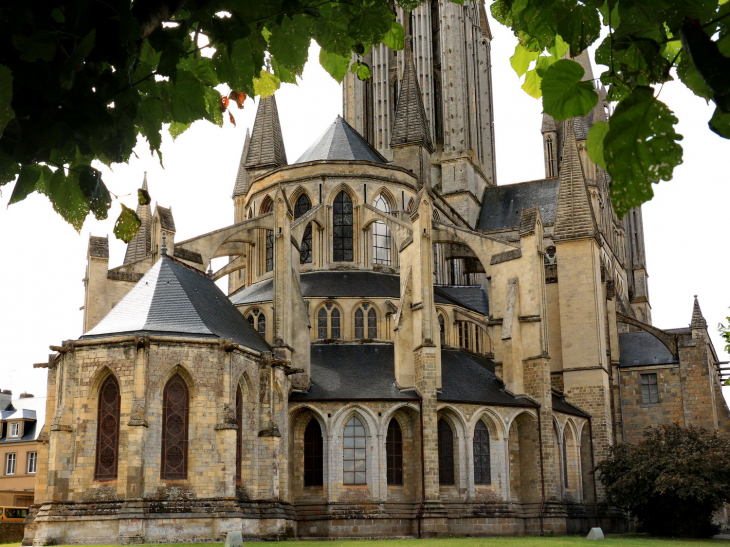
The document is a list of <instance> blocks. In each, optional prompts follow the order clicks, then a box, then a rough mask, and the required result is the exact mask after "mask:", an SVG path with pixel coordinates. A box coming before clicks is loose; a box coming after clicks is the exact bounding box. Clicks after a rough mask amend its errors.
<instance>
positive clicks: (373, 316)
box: [368, 308, 378, 340]
mask: <svg viewBox="0 0 730 547" xmlns="http://www.w3.org/2000/svg"><path fill="white" fill-rule="evenodd" d="M377 337H378V312H376V311H375V308H370V311H369V312H368V338H370V339H371V340H372V339H373V338H377Z"/></svg>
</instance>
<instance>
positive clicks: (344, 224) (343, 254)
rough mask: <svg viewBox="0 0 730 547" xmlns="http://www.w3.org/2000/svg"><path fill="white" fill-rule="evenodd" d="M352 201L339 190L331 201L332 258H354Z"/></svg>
mask: <svg viewBox="0 0 730 547" xmlns="http://www.w3.org/2000/svg"><path fill="white" fill-rule="evenodd" d="M353 213H354V202H353V199H352V197H351V196H350V194H349V193H348V192H346V191H345V190H341V191H340V192H339V193H338V194H337V195H336V196H335V199H334V201H333V203H332V260H333V261H334V262H353V261H354V259H355V233H354V214H353Z"/></svg>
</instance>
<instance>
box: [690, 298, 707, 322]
mask: <svg viewBox="0 0 730 547" xmlns="http://www.w3.org/2000/svg"><path fill="white" fill-rule="evenodd" d="M689 326H690V328H692V329H706V328H707V321H705V317H704V316H703V315H702V310H701V309H700V303H699V301H698V300H697V295H695V303H694V306H693V308H692V322H691V323H690V325H689Z"/></svg>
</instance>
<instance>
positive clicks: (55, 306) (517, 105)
mask: <svg viewBox="0 0 730 547" xmlns="http://www.w3.org/2000/svg"><path fill="white" fill-rule="evenodd" d="M490 25H491V29H492V33H493V35H494V39H493V41H492V78H493V92H494V108H495V134H496V158H497V183H498V184H510V183H515V182H521V181H528V180H535V179H539V178H542V177H543V176H544V167H543V155H542V136H541V134H540V123H541V111H542V106H541V103H540V101H537V100H535V99H532V98H531V97H529V96H528V95H527V94H526V93H524V92H523V91H522V90H521V89H520V82H519V80H518V78H517V75H516V74H515V73H514V71H513V70H512V68H511V67H510V64H509V58H510V57H511V56H512V54H513V52H514V47H515V45H516V39H515V37H514V36H513V35H512V33H511V32H510V31H509V30H508V29H507V28H505V27H502V26H501V25H499V24H498V23H497V22H495V21H494V20H490ZM318 53H319V52H318V49H317V47H316V45H315V46H312V48H311V49H310V59H312V61H311V62H309V63H308V64H307V66H306V67H305V69H304V73H303V75H302V78H301V80H300V82H299V84H298V85H292V84H283V85H282V87H281V89H280V90H279V91H277V93H276V100H277V105H278V109H279V116H280V119H281V126H282V132H283V135H284V143H285V146H286V151H287V156H288V159H289V162H290V163H292V162H294V161H296V159H297V158H298V157H299V156H300V155H301V154H302V153H303V152H304V151H305V150H306V149H307V148H308V147H309V145H310V144H311V143H312V142H313V141H314V140H315V139H316V138H317V137H318V136H319V135H320V134H321V133H322V132H323V131H324V130H325V129H326V127H327V126H328V125H329V124H330V123H332V121H333V120H334V119H335V117H336V116H337V115H338V114H341V113H342V90H341V88H340V86H339V84H337V82H335V81H334V80H333V79H332V78H330V77H329V75H327V74H326V73H325V72H324V70H323V69H322V68H321V67H320V66H319V64H318V62H317V59H318ZM600 72H601V71H600V70H598V71H596V74H600ZM660 98H661V99H662V100H663V101H664V102H666V103H667V104H668V105H669V107H670V108H671V109H672V110H673V111H674V112H675V114H676V115H677V117H678V118H679V120H680V123H679V126H678V131H679V133H681V134H682V135H684V140H683V141H682V146H683V147H684V163H683V164H682V165H680V166H679V167H678V168H677V169H676V170H675V176H674V179H673V180H672V181H669V182H662V183H660V184H659V185H655V186H654V191H655V197H654V199H653V200H652V201H651V202H649V203H648V204H646V205H645V206H644V207H643V211H644V236H645V242H646V255H647V271H648V274H649V296H650V302H651V306H652V319H653V324H654V325H655V326H657V327H660V328H678V327H686V326H687V325H688V324H689V322H690V319H691V315H692V304H693V295H695V294H697V295H699V301H700V305H701V308H702V311H703V313H704V316H705V318H706V319H707V322H708V325H709V332H710V335H711V337H712V340H713V343H714V345H715V348H716V350H717V352H718V355H719V358H720V360H721V361H727V360H730V356H728V355H727V354H726V353H724V352H723V351H722V348H723V344H722V341H721V338H720V336H719V335H718V333H717V324H718V322H721V321H724V322H726V321H725V318H726V317H727V316H728V315H730V310H728V306H730V283H729V280H730V253H728V252H727V247H726V245H727V235H726V219H727V218H728V207H729V205H730V184H729V183H730V180H728V179H730V174H729V173H730V170H729V169H728V156H727V155H730V141H727V140H723V139H721V138H720V137H718V136H716V135H715V134H714V133H712V132H711V131H710V130H709V129H708V127H707V120H709V119H710V117H711V116H712V111H713V108H712V107H711V106H708V105H707V104H706V103H705V101H704V100H703V99H700V98H698V97H696V96H694V95H693V94H692V93H691V92H689V91H688V90H687V89H686V88H685V87H684V86H683V85H682V84H680V83H678V82H677V83H674V82H671V83H668V84H666V85H665V86H664V88H663V89H662V90H661V95H660ZM255 113H256V107H255V104H254V102H253V101H252V100H251V99H248V100H247V101H246V103H245V107H244V109H243V110H236V109H234V110H233V115H234V116H235V119H236V125H235V127H234V126H233V125H232V124H231V123H230V122H228V121H226V123H225V125H224V127H223V128H219V127H217V126H214V125H212V124H210V123H208V122H203V121H201V122H196V123H195V124H194V125H193V126H192V127H191V128H190V129H189V130H188V131H187V132H185V133H184V134H183V135H181V136H180V137H178V138H177V140H175V141H174V142H173V140H172V139H171V138H170V137H169V135H167V134H165V136H164V138H163V146H162V153H163V162H164V169H163V167H162V166H161V165H160V163H159V161H158V159H157V157H156V156H154V157H153V156H152V155H151V154H150V151H149V148H148V147H147V143H146V141H145V140H144V139H142V138H140V139H139V140H138V143H137V148H136V154H137V156H138V157H133V158H132V160H130V162H129V164H128V165H127V164H122V165H118V166H115V167H114V169H113V171H110V170H108V169H106V168H104V170H103V179H104V181H105V183H106V184H107V187H108V188H109V190H110V191H112V192H113V193H115V194H117V195H118V196H120V197H119V202H121V203H124V204H126V205H127V206H129V207H132V208H134V207H136V189H137V188H138V187H139V186H140V185H141V183H142V179H143V176H144V172H145V171H146V172H147V180H148V184H149V191H150V194H151V196H152V201H153V203H154V202H157V203H159V204H160V205H163V206H168V207H172V211H173V215H174V218H175V224H176V228H177V234H176V236H175V239H176V241H182V240H184V239H187V238H189V237H193V236H195V235H199V234H202V233H205V232H208V231H211V230H214V229H217V228H221V227H223V226H226V225H228V224H231V223H232V222H233V202H232V200H231V193H232V190H233V185H234V180H235V177H236V172H237V169H238V163H239V160H240V157H241V151H242V148H243V141H244V137H245V134H246V128H249V129H250V128H251V127H252V126H253V120H254V116H255ZM11 194H12V183H11V184H9V185H7V186H5V187H4V188H3V189H2V196H0V234H2V236H1V237H0V291H1V292H0V309H2V313H0V348H2V350H1V352H0V389H11V390H12V391H13V394H14V395H15V396H17V395H18V394H20V393H21V392H24V391H25V392H29V393H33V394H35V395H36V396H42V395H44V394H45V384H46V370H45V369H34V368H33V363H39V362H47V360H48V354H49V353H51V351H50V350H49V348H48V346H49V345H60V343H61V342H62V341H64V340H71V339H76V338H78V337H79V336H80V335H81V334H82V332H81V330H82V313H83V312H82V311H81V310H80V309H79V308H80V307H81V306H82V305H83V299H84V286H83V283H82V279H83V277H84V272H85V268H86V252H87V247H88V241H89V235H90V234H93V235H95V236H105V235H107V234H109V241H110V261H109V265H110V267H115V266H118V265H120V264H121V263H122V260H123V258H124V251H125V248H126V246H125V244H124V243H123V242H121V241H119V240H117V239H115V238H114V235H113V233H112V230H113V226H114V221H115V219H116V217H117V216H118V215H119V211H120V209H121V206H120V205H119V202H116V201H115V203H114V204H113V206H112V209H111V211H110V213H109V218H108V219H106V220H104V221H97V220H96V219H94V218H93V216H89V218H88V219H87V221H86V223H85V224H84V226H83V229H82V230H81V232H80V233H76V231H75V230H74V229H73V228H72V227H71V226H70V225H69V224H66V223H65V222H64V221H63V219H62V218H61V217H60V216H58V215H57V214H56V213H55V212H54V211H53V209H52V207H51V205H50V203H49V201H48V199H47V198H46V197H44V196H41V195H39V194H31V195H30V196H29V197H28V198H27V199H25V200H24V201H23V202H21V203H18V204H15V205H13V206H11V207H7V202H8V200H9V198H10V196H11ZM723 241H726V243H723ZM217 260H218V261H219V262H218V263H217V264H216V263H215V262H214V270H216V269H218V267H220V266H222V265H223V262H222V261H225V259H224V258H222V259H217ZM224 287H225V285H224ZM224 290H225V289H224ZM723 391H724V392H725V397H726V399H728V400H730V388H724V390H723Z"/></svg>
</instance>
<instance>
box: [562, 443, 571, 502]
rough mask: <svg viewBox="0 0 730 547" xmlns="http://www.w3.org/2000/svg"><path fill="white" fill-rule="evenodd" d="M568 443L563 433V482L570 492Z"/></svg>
mask: <svg viewBox="0 0 730 547" xmlns="http://www.w3.org/2000/svg"><path fill="white" fill-rule="evenodd" d="M567 444H568V443H567V442H566V438H565V433H563V482H564V484H565V489H566V490H568V489H569V488H570V485H569V483H568V448H567Z"/></svg>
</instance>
